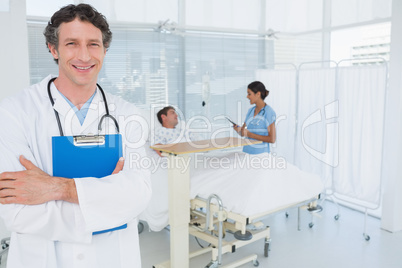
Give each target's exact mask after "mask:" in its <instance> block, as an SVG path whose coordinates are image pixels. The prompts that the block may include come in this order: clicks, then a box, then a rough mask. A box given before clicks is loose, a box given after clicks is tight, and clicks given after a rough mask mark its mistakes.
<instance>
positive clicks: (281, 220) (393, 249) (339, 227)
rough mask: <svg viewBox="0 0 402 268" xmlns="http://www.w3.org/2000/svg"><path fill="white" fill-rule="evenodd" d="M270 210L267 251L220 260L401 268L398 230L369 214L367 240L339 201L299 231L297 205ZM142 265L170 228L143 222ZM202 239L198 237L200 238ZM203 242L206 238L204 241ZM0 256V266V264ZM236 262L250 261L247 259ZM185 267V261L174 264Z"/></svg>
mask: <svg viewBox="0 0 402 268" xmlns="http://www.w3.org/2000/svg"><path fill="white" fill-rule="evenodd" d="M288 212H289V217H288V218H286V217H285V213H284V212H280V213H277V214H275V215H272V216H270V217H269V218H267V219H266V220H264V223H265V224H266V225H269V226H271V239H272V241H271V250H270V252H269V257H268V258H265V257H264V253H263V246H264V243H263V241H257V242H255V243H253V244H251V245H248V246H245V247H243V248H240V249H238V250H237V252H236V253H235V254H226V255H225V256H224V257H223V263H222V265H225V264H228V263H230V262H231V261H234V260H237V259H239V258H242V257H245V256H247V255H250V254H253V253H257V254H258V261H259V263H260V266H259V267H262V268H270V267H272V268H299V267H300V268H304V267H309V268H349V267H350V268H360V267H361V268H363V267H364V268H401V267H402V232H398V233H389V232H387V231H384V230H381V229H380V220H378V219H376V218H373V217H368V221H367V233H368V234H369V235H370V240H369V241H366V240H365V239H364V237H363V235H362V233H363V227H364V215H363V214H362V213H360V212H357V211H354V210H351V209H348V208H345V207H341V210H340V218H339V220H338V221H336V220H335V219H334V216H335V215H336V214H337V209H336V207H335V205H334V204H333V203H331V202H325V203H324V210H323V211H322V212H321V213H320V214H319V216H317V217H314V226H313V228H311V229H310V228H309V226H308V224H309V222H310V221H311V216H310V214H309V213H307V212H306V211H303V212H302V217H301V223H302V225H301V227H302V229H301V231H298V230H297V209H290V210H288ZM189 241H190V249H191V250H197V249H199V248H200V247H199V246H198V244H197V243H196V241H195V239H194V238H193V237H190V238H189ZM140 243H141V256H142V264H143V265H142V266H143V267H144V268H152V266H153V265H154V264H157V263H160V262H162V261H165V260H167V259H168V258H169V231H168V230H163V231H161V232H148V229H147V227H146V228H145V230H144V232H143V233H142V234H141V235H140ZM201 243H203V242H202V241H201ZM203 244H204V245H205V243H203ZM210 259H211V255H210V254H204V255H201V256H198V257H196V258H194V259H192V260H191V261H190V267H191V268H192V267H194V268H198V267H205V266H206V265H207V264H208V263H209V262H210ZM4 264H5V262H4V260H3V262H2V264H1V265H0V268H4V267H5V266H4ZM241 267H254V266H253V264H252V263H251V262H250V263H247V264H245V265H243V266H241ZM179 268H185V267H179Z"/></svg>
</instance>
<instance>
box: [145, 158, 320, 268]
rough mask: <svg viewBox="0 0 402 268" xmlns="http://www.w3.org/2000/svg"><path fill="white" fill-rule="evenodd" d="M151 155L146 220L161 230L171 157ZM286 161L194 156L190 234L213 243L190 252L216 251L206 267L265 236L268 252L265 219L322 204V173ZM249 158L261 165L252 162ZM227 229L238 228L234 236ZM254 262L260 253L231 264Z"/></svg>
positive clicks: (165, 214) (166, 221)
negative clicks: (168, 158) (262, 220)
mask: <svg viewBox="0 0 402 268" xmlns="http://www.w3.org/2000/svg"><path fill="white" fill-rule="evenodd" d="M148 156H150V157H152V158H155V161H154V164H155V166H153V167H152V175H151V179H152V185H153V186H152V187H153V198H152V200H151V202H150V205H149V206H148V208H147V209H146V210H145V211H144V213H143V214H142V215H141V216H140V219H141V220H143V221H145V222H147V224H148V226H149V228H150V230H152V231H160V230H162V229H163V228H165V227H166V226H167V225H168V224H169V208H168V191H167V189H168V187H169V185H168V179H167V178H168V169H167V167H166V166H167V164H166V161H167V159H166V158H160V157H159V156H158V155H157V154H156V153H155V152H153V151H152V150H149V151H148ZM280 160H281V159H279V158H276V157H273V156H271V159H268V155H267V154H265V155H255V156H251V155H248V154H244V153H242V152H241V151H238V150H237V151H219V152H208V153H202V154H195V155H193V157H192V162H191V164H190V178H191V179H190V196H189V199H190V201H189V202H190V204H189V205H188V207H189V208H190V217H191V220H190V223H189V226H190V228H189V229H188V230H189V234H191V235H193V236H195V237H198V238H200V239H202V240H204V241H206V242H208V243H210V244H211V245H210V246H209V247H208V248H204V249H201V250H199V251H197V252H193V253H190V255H189V257H190V258H191V257H194V256H198V255H200V254H204V253H206V252H210V251H212V258H211V262H210V263H209V264H207V265H206V267H218V265H220V264H221V256H222V254H225V253H227V252H235V251H236V249H238V248H240V247H242V246H245V245H247V244H250V243H253V242H255V241H257V240H260V239H264V243H263V245H264V246H263V251H264V256H266V257H267V256H268V250H269V243H270V227H268V226H265V225H264V224H263V223H262V222H261V219H263V218H265V217H267V216H268V215H271V214H272V213H276V212H278V211H284V210H286V209H288V208H290V207H298V208H299V213H300V208H306V209H308V210H309V211H314V210H315V209H316V208H317V204H316V200H317V199H318V198H319V195H320V193H321V191H322V190H323V184H322V182H321V180H320V178H319V177H317V176H315V175H312V174H309V173H305V172H302V171H301V170H299V169H298V168H296V167H295V166H293V165H290V164H288V163H286V162H280ZM219 161H221V162H220V163H219ZM264 161H265V162H264ZM268 161H271V162H270V163H271V164H270V165H271V167H268V166H269V163H268ZM247 163H255V164H256V163H257V164H256V166H251V165H249V166H247ZM258 163H260V164H261V165H260V167H258ZM263 163H265V164H263ZM261 166H262V167H261ZM310 227H312V225H311V224H310ZM225 233H226V235H225V239H224V234H225ZM227 233H232V234H233V237H232V236H229V235H228V234H227ZM249 261H252V262H253V264H254V265H255V266H258V260H257V255H256V254H253V255H251V256H248V257H246V258H243V259H242V260H239V261H237V262H235V263H232V264H230V265H228V266H225V267H238V266H240V265H242V264H244V263H246V262H249ZM169 265H170V264H168V263H164V264H160V265H156V266H154V267H169Z"/></svg>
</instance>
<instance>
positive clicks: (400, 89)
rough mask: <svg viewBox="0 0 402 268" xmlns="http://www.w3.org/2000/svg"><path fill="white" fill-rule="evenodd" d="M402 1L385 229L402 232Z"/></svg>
mask: <svg viewBox="0 0 402 268" xmlns="http://www.w3.org/2000/svg"><path fill="white" fill-rule="evenodd" d="M401 14H402V1H392V29H391V53H390V64H389V90H388V98H387V108H386V120H385V133H384V134H385V141H384V157H383V172H382V174H383V179H384V181H385V189H384V198H383V213H382V221H381V227H382V228H383V229H385V230H388V231H390V232H397V231H402V165H401V159H402V139H401V137H402V16H401Z"/></svg>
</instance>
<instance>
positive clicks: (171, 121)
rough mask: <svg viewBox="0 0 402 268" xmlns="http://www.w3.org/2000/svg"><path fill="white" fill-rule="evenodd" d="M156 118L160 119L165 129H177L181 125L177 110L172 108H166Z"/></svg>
mask: <svg viewBox="0 0 402 268" xmlns="http://www.w3.org/2000/svg"><path fill="white" fill-rule="evenodd" d="M156 116H157V117H158V121H159V123H161V125H162V126H163V127H165V128H175V127H176V125H177V124H178V123H179V121H178V119H177V113H176V110H175V109H174V108H173V107H172V106H166V107H164V108H163V109H162V110H160V111H159V112H158V113H157V114H156Z"/></svg>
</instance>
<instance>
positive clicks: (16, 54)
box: [0, 0, 29, 100]
mask: <svg viewBox="0 0 402 268" xmlns="http://www.w3.org/2000/svg"><path fill="white" fill-rule="evenodd" d="M9 1H10V2H9V3H10V9H9V12H0V32H1V42H0V59H1V60H0V79H1V86H0V100H2V99H3V98H4V97H7V96H9V95H11V94H13V93H14V92H17V91H18V90H21V89H23V88H25V87H27V86H28V85H29V59H28V36H27V26H26V14H25V13H26V11H25V9H26V8H25V0H9Z"/></svg>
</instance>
